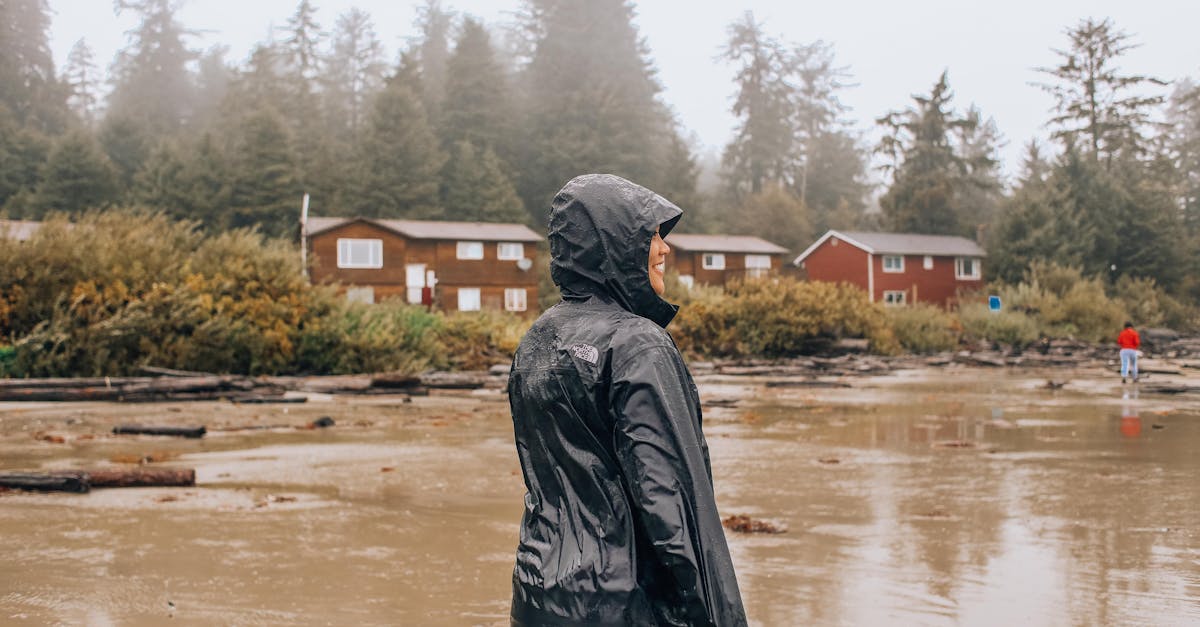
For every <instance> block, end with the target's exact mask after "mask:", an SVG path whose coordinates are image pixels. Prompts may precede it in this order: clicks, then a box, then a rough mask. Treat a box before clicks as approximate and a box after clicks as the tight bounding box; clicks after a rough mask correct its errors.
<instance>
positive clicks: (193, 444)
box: [0, 369, 1200, 625]
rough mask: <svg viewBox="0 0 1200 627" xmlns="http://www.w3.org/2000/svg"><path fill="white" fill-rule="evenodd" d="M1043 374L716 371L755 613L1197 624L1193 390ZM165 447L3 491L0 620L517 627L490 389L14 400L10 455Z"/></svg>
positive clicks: (737, 550)
mask: <svg viewBox="0 0 1200 627" xmlns="http://www.w3.org/2000/svg"><path fill="white" fill-rule="evenodd" d="M1053 375H1054V378H1056V379H1061V378H1063V374H1062V373H1053ZM1047 376H1048V375H1047V374H1046V373H1042V374H1041V375H1039V374H1038V373H1032V374H1026V375H1025V376H1018V375H1017V374H1014V373H1003V372H998V371H995V372H994V371H987V370H970V369H962V370H942V371H930V372H909V373H901V374H899V375H893V376H888V377H881V378H875V379H855V380H852V381H851V383H852V384H853V385H854V387H853V388H850V389H820V388H819V389H807V388H765V387H763V386H762V385H761V383H762V382H761V381H754V380H747V379H733V378H730V379H709V380H707V381H705V380H702V381H701V384H700V387H701V395H702V397H704V399H705V400H706V401H716V403H712V404H711V405H710V406H708V407H706V410H705V411H706V418H705V420H706V422H705V432H706V434H707V436H708V440H709V445H710V448H711V453H712V459H713V471H714V475H715V477H716V485H717V491H718V495H717V496H718V503H719V505H720V507H721V511H722V513H723V514H724V515H729V514H749V515H751V516H754V517H756V518H764V519H768V520H771V521H774V522H776V523H779V524H783V525H786V526H787V527H788V532H787V533H784V534H779V535H742V534H735V533H730V534H729V540H730V545H731V549H732V551H733V554H734V562H735V565H736V567H737V570H738V578H739V581H740V584H741V587H742V591H743V596H744V598H745V602H746V606H747V610H748V612H749V614H750V618H751V620H752V622H753V623H755V624H761V625H801V624H816V625H880V624H928V625H957V624H969V625H1011V624H1032V625H1065V624H1155V625H1175V624H1179V625H1182V624H1197V623H1200V533H1198V527H1197V523H1196V521H1197V520H1200V487H1198V486H1197V478H1198V477H1200V473H1198V471H1200V462H1198V461H1197V459H1198V457H1197V454H1196V452H1195V451H1196V448H1197V446H1198V445H1200V420H1198V418H1200V406H1198V405H1197V403H1196V399H1187V398H1182V397H1178V398H1172V397H1151V396H1149V395H1142V396H1141V398H1136V395H1135V394H1129V395H1128V396H1129V398H1122V388H1121V386H1120V385H1119V384H1113V382H1112V381H1111V380H1109V379H1101V378H1099V375H1098V374H1095V373H1076V375H1075V378H1074V380H1073V381H1072V383H1070V384H1068V385H1067V387H1066V388H1065V389H1062V390H1057V391H1049V390H1045V389H1041V387H1040V386H1041V384H1043V383H1044V382H1045V380H1046V378H1047ZM1126 389H1127V390H1128V389H1132V386H1128V387H1127V388H1126ZM721 401H726V402H727V403H729V402H732V403H734V404H733V406H731V407H730V406H718V405H724V404H723V403H721ZM735 401H736V402H735ZM322 415H329V416H332V417H333V418H334V419H335V420H336V421H337V426H336V427H334V428H332V429H327V430H311V431H310V430H294V429H286V428H281V429H267V430H255V431H229V432H220V431H218V432H212V433H210V434H209V435H208V436H207V437H206V438H204V439H203V440H199V441H192V440H176V439H170V438H154V437H128V436H121V437H113V436H107V435H105V434H106V433H107V431H108V430H109V429H110V428H111V426H112V425H113V424H115V423H117V422H169V423H172V424H191V423H196V424H207V425H209V426H210V429H211V428H212V427H214V426H222V425H225V426H244V425H277V424H279V425H303V424H304V423H306V422H308V421H311V420H313V419H314V418H316V417H318V416H322ZM37 433H46V434H55V435H61V436H62V437H63V438H64V439H65V440H66V442H65V443H63V444H56V443H51V442H47V441H42V440H35V439H34V434H37ZM89 435H92V436H95V437H93V438H92V439H88V437H87V436H89ZM150 453H155V454H163V453H169V454H175V455H178V457H177V458H175V459H172V460H170V461H167V462H165V463H166V464H170V465H182V466H189V467H194V468H196V470H197V482H198V485H197V487H195V488H142V489H119V490H96V491H93V492H92V493H90V494H86V495H71V494H25V493H15V492H9V493H3V494H0V556H3V557H2V558H0V623H4V624H10V623H11V624H39V625H40V624H56V623H65V624H88V625H109V624H111V625H158V624H162V623H163V622H164V621H165V619H168V617H170V619H171V622H172V623H179V624H240V625H260V624H261V625H267V624H296V623H303V624H331V625H344V624H368V625H372V624H373V625H395V624H403V625H475V624H480V625H506V624H507V619H506V613H507V606H508V594H509V576H510V572H511V567H512V559H513V550H514V547H515V543H516V525H517V522H518V520H519V517H520V510H521V494H522V491H523V486H522V485H521V479H520V474H519V470H518V465H517V460H516V455H515V452H514V451H513V447H512V433H511V423H510V421H509V418H508V414H507V404H506V403H505V402H504V399H503V397H502V396H499V395H496V394H476V395H461V396H434V397H429V398H417V399H414V400H413V402H411V403H404V402H401V399H398V398H387V397H337V398H335V399H333V400H328V401H320V400H314V401H312V402H310V403H307V404H305V405H292V406H286V407H285V406H234V405H230V404H228V403H190V404H182V405H181V404H149V405H114V404H101V403H94V404H91V403H90V404H22V405H15V404H8V405H4V406H2V407H0V470H9V469H18V468H19V469H36V468H68V467H87V466H94V465H97V464H104V463H108V462H107V460H109V459H110V458H113V457H119V458H120V457H123V458H128V457H131V456H132V457H135V458H136V457H138V456H142V455H146V454H150Z"/></svg>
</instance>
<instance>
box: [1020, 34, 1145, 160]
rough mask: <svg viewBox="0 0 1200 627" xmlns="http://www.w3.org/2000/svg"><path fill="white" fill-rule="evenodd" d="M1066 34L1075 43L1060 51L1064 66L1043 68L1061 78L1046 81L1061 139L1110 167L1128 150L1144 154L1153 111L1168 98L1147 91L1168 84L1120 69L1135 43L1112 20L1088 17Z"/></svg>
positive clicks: (1060, 64) (1050, 74)
mask: <svg viewBox="0 0 1200 627" xmlns="http://www.w3.org/2000/svg"><path fill="white" fill-rule="evenodd" d="M1066 34H1067V38H1068V39H1069V40H1070V46H1069V47H1068V48H1067V49H1066V50H1055V51H1054V52H1055V54H1057V55H1058V56H1059V59H1060V62H1059V64H1058V65H1057V66H1054V67H1049V68H1040V69H1039V71H1040V72H1042V73H1043V74H1046V75H1048V76H1050V77H1053V78H1055V79H1057V81H1056V82H1053V83H1044V84H1041V85H1040V86H1041V87H1042V89H1044V90H1045V91H1047V92H1048V93H1050V94H1051V95H1052V96H1054V98H1055V100H1056V104H1055V109H1054V115H1053V117H1051V119H1050V124H1051V126H1053V127H1054V128H1055V131H1054V135H1055V137H1057V138H1059V139H1060V140H1062V141H1063V143H1064V144H1072V145H1078V146H1079V148H1080V149H1081V150H1083V151H1084V154H1086V155H1087V156H1089V157H1090V158H1092V159H1095V160H1097V161H1100V162H1103V163H1104V164H1105V167H1106V168H1107V167H1109V165H1111V163H1112V159H1113V158H1114V157H1115V156H1116V155H1117V154H1118V153H1120V152H1122V151H1128V152H1130V153H1131V154H1134V155H1141V154H1143V153H1144V152H1145V151H1146V149H1147V142H1146V130H1147V128H1148V126H1150V120H1151V115H1152V113H1153V109H1154V107H1156V106H1158V105H1159V104H1161V103H1162V102H1163V97H1162V96H1161V95H1154V94H1151V95H1147V93H1146V92H1147V88H1152V87H1154V86H1160V85H1165V83H1164V82H1163V81H1161V80H1159V79H1157V78H1154V77H1151V76H1145V75H1139V74H1132V75H1122V74H1120V73H1119V71H1118V69H1117V68H1116V61H1117V60H1118V59H1119V58H1120V57H1121V55H1123V54H1125V53H1126V52H1128V51H1130V50H1131V49H1133V48H1134V47H1135V45H1134V44H1132V43H1131V42H1130V35H1129V34H1127V33H1125V32H1122V31H1120V30H1117V29H1116V27H1115V26H1114V25H1113V23H1112V21H1110V20H1107V19H1105V20H1101V21H1096V20H1095V19H1092V18H1088V19H1085V20H1082V21H1080V22H1079V24H1077V25H1076V26H1075V27H1074V28H1070V29H1068V30H1067V32H1066Z"/></svg>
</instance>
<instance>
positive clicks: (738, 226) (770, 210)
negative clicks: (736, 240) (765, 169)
mask: <svg viewBox="0 0 1200 627" xmlns="http://www.w3.org/2000/svg"><path fill="white" fill-rule="evenodd" d="M726 228H728V229H729V230H730V231H732V232H734V233H739V234H744V235H755V236H757V237H761V238H763V239H765V240H767V241H769V242H773V243H775V244H778V245H780V246H783V247H784V248H787V249H788V250H791V251H794V252H799V251H801V250H804V248H805V247H806V246H808V245H809V244H811V243H812V241H813V235H814V234H813V231H812V220H811V217H810V215H809V210H808V207H805V206H804V203H802V202H800V199H799V198H797V197H796V195H795V194H794V193H792V191H791V190H790V189H788V188H787V187H786V186H784V185H782V184H774V185H770V186H769V187H767V188H766V189H764V190H763V191H761V192H759V193H757V194H751V195H749V196H746V197H745V198H744V199H743V200H742V203H741V205H739V206H738V210H737V211H736V212H734V213H732V214H731V215H730V217H729V219H728V221H727V223H726Z"/></svg>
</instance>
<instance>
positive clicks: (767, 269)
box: [746, 255, 771, 279]
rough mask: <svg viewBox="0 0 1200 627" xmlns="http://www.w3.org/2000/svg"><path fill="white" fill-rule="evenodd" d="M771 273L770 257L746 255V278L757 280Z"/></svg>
mask: <svg viewBox="0 0 1200 627" xmlns="http://www.w3.org/2000/svg"><path fill="white" fill-rule="evenodd" d="M770 273H771V256H770V255H746V278H748V279H757V278H760V277H765V276H767V275H768V274H770Z"/></svg>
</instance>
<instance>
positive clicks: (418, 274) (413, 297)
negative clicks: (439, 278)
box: [404, 263, 432, 305]
mask: <svg viewBox="0 0 1200 627" xmlns="http://www.w3.org/2000/svg"><path fill="white" fill-rule="evenodd" d="M404 285H405V286H406V292H407V293H406V296H407V297H408V303H409V304H410V305H420V304H422V303H421V300H422V299H421V296H422V290H423V289H424V288H425V264H423V263H410V264H408V265H406V266H404ZM430 287H432V286H430Z"/></svg>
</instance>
